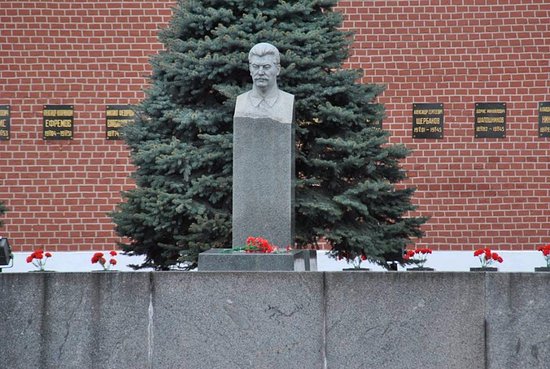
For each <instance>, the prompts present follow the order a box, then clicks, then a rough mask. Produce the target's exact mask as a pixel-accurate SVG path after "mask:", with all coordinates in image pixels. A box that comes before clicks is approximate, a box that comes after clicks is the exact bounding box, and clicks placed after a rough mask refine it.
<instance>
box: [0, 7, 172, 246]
mask: <svg viewBox="0 0 550 369" xmlns="http://www.w3.org/2000/svg"><path fill="white" fill-rule="evenodd" d="M173 5H174V2H173V1H158V0H156V1H145V0H132V1H130V0H128V1H106V0H83V1H76V0H74V1H67V0H65V1H63V0H48V1H35V0H17V1H5V0H2V1H0V46H1V47H0V104H9V105H11V126H12V129H11V140H10V141H0V155H1V157H0V200H5V201H6V202H7V205H8V207H9V208H10V211H9V213H7V216H6V217H5V219H6V225H5V227H4V228H3V229H1V231H0V234H3V235H6V236H8V237H9V238H10V243H11V244H12V245H13V246H14V248H15V250H17V251H19V250H28V249H31V248H34V247H39V246H40V247H47V248H48V249H50V250H89V249H98V248H112V247H113V245H114V243H115V241H117V240H118V238H116V237H115V235H114V232H113V224H112V222H111V220H110V218H109V217H108V216H107V213H108V212H110V211H113V209H114V206H115V205H116V204H117V203H119V202H120V200H121V197H120V191H121V190H124V189H128V188H131V186H132V182H131V181H130V180H129V179H128V174H129V172H130V170H131V166H130V165H129V160H128V152H127V150H126V149H125V146H124V144H123V143H122V142H121V141H107V140H106V139H105V105H108V104H133V103H137V102H138V101H140V100H141V99H142V98H143V93H142V89H143V88H144V87H145V86H146V84H147V79H146V76H147V75H148V74H149V65H148V56H149V55H151V54H153V53H155V52H156V51H157V50H159V49H160V48H161V45H160V44H159V43H158V42H157V38H156V31H157V29H158V28H159V27H161V26H163V25H165V24H166V23H167V22H168V20H169V19H170V16H171V13H172V11H171V7H172V6H173ZM44 104H68V105H74V122H75V124H74V139H73V140H72V141H44V140H42V106H43V105H44Z"/></svg>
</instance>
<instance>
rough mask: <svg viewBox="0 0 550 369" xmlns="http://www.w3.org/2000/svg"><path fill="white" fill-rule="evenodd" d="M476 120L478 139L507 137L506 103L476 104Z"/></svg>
mask: <svg viewBox="0 0 550 369" xmlns="http://www.w3.org/2000/svg"><path fill="white" fill-rule="evenodd" d="M474 119H475V121H474V130H475V137H476V138H504V137H506V104H505V103H476V105H475V112H474Z"/></svg>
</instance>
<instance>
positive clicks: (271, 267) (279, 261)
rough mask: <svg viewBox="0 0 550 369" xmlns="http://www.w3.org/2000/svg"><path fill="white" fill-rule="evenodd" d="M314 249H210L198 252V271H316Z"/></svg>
mask: <svg viewBox="0 0 550 369" xmlns="http://www.w3.org/2000/svg"><path fill="white" fill-rule="evenodd" d="M316 270H317V253H316V251H315V250H291V251H288V252H284V253H273V254H262V253H244V252H239V251H236V252H235V251H232V249H210V250H208V251H205V252H202V253H200V254H199V272H214V271H215V272H219V271H249V272H250V271H262V272H269V271H295V272H304V271H316Z"/></svg>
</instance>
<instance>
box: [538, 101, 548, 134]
mask: <svg viewBox="0 0 550 369" xmlns="http://www.w3.org/2000/svg"><path fill="white" fill-rule="evenodd" d="M539 137H550V102H548V101H547V102H541V103H539Z"/></svg>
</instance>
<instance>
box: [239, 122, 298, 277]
mask: <svg viewBox="0 0 550 369" xmlns="http://www.w3.org/2000/svg"><path fill="white" fill-rule="evenodd" d="M250 236H252V237H262V238H265V239H267V240H268V241H269V242H270V243H271V244H273V245H275V246H278V247H281V248H285V247H287V246H289V245H290V246H293V245H294V127H293V125H292V124H289V123H280V122H278V121H276V120H273V119H270V118H250V117H237V116H236V117H234V121H233V248H240V247H244V246H245V243H246V239H247V238H248V237H250ZM270 270H271V269H270Z"/></svg>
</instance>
